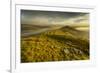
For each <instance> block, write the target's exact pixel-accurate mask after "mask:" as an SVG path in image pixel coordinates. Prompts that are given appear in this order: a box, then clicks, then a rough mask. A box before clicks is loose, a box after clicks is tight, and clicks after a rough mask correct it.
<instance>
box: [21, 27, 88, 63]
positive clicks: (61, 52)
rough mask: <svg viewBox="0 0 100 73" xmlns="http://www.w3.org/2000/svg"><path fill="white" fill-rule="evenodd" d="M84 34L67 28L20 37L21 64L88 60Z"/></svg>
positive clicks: (86, 41)
mask: <svg viewBox="0 0 100 73" xmlns="http://www.w3.org/2000/svg"><path fill="white" fill-rule="evenodd" d="M83 35H84V36H85V33H84V32H82V31H78V30H76V29H74V28H71V27H69V26H64V27H62V28H59V29H55V30H49V31H45V32H41V33H39V34H36V35H30V36H26V37H23V36H22V37H21V62H22V63H24V62H45V61H67V60H87V59H89V40H88V39H87V38H86V37H83Z"/></svg>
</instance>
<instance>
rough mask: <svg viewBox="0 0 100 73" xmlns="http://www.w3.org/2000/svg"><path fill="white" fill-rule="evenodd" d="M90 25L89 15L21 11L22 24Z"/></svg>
mask: <svg viewBox="0 0 100 73" xmlns="http://www.w3.org/2000/svg"><path fill="white" fill-rule="evenodd" d="M80 23H81V24H88V23H89V14H88V13H75V12H51V11H32V10H31V11H30V10H22V11H21V24H33V25H34V24H35V25H57V24H59V25H75V24H80Z"/></svg>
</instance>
